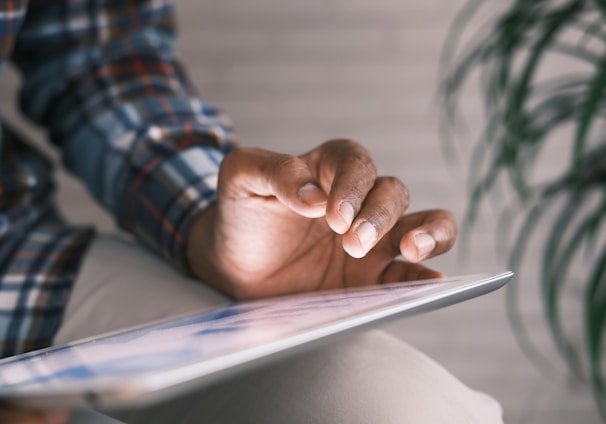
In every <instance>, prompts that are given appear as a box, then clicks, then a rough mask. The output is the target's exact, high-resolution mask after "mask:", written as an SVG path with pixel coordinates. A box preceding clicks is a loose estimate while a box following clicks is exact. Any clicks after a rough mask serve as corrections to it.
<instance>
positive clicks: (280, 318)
mask: <svg viewBox="0 0 606 424" xmlns="http://www.w3.org/2000/svg"><path fill="white" fill-rule="evenodd" d="M480 280H482V279H478V277H477V276H476V277H453V278H445V279H439V280H427V281H423V282H416V283H398V284H392V285H384V286H375V287H372V288H364V289H350V290H342V291H338V292H324V293H314V294H306V295H296V296H287V297H281V298H273V299H268V300H261V301H252V302H245V303H234V304H232V305H229V306H226V307H222V308H220V309H217V310H214V311H210V312H205V313H201V314H198V315H192V316H188V317H183V318H179V319H176V320H172V321H167V322H163V323H158V324H154V325H151V326H147V327H142V328H138V329H134V330H130V331H127V332H124V333H119V334H113V335H108V336H104V337H100V338H96V339H90V340H87V341H84V342H79V343H74V344H70V345H66V346H62V347H55V348H50V349H46V350H43V351H39V352H32V353H30V354H26V355H20V356H19V357H14V358H8V359H5V360H2V361H0V398H2V397H3V395H4V396H5V395H9V397H11V396H10V395H11V394H12V395H14V394H16V393H21V394H26V393H28V392H29V393H31V394H36V393H38V394H40V393H48V392H49V391H51V392H52V391H53V390H58V391H69V390H74V389H75V388H76V387H78V386H86V387H88V388H91V387H93V388H94V387H95V385H98V387H112V386H114V385H116V382H125V381H128V380H129V378H131V379H132V378H135V379H136V380H137V381H139V382H141V381H143V380H141V379H142V378H144V377H148V385H150V386H154V387H159V386H162V385H170V384H178V382H179V381H180V380H179V378H193V377H196V376H198V377H199V376H203V375H205V374H212V373H213V372H216V371H217V370H221V369H224V368H228V367H230V366H232V365H234V364H238V363H241V362H246V361H249V360H253V359H255V358H258V357H261V356H264V355H267V354H270V353H273V352H277V351H279V350H282V349H286V348H289V347H292V346H295V345H297V344H301V343H304V342H305V341H306V340H312V339H314V338H320V337H323V336H325V335H329V334H332V333H337V332H339V331H342V330H345V329H348V328H351V327H355V326H358V325H362V324H364V323H367V322H370V321H372V320H377V319H380V318H382V317H385V316H388V315H392V314H394V313H397V312H398V311H404V310H406V309H414V308H415V307H419V306H422V305H424V304H427V303H431V302H430V301H431V299H432V296H433V297H434V301H435V300H436V299H439V298H443V297H445V296H449V295H448V293H449V291H450V292H451V294H450V295H452V294H454V293H455V292H456V291H457V290H458V291H459V292H460V291H461V290H462V288H465V287H466V284H467V286H470V285H473V284H477V283H478V281H480ZM478 294H481V293H478ZM467 297H472V296H470V295H467ZM451 303H452V302H451ZM373 314H374V315H373ZM356 320H358V321H356ZM192 364H193V367H192V366H189V367H188V365H192ZM179 369H183V370H186V371H185V372H181V373H180V372H177V370H179ZM163 371H164V372H163ZM185 374H189V376H186V375H185ZM192 375H193V377H191V376H192ZM154 378H155V379H154ZM171 381H172V383H171ZM154 384H155V385H154Z"/></svg>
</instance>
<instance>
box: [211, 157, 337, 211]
mask: <svg viewBox="0 0 606 424" xmlns="http://www.w3.org/2000/svg"><path fill="white" fill-rule="evenodd" d="M219 196H224V198H225V197H227V198H230V197H231V198H242V197H275V198H276V199H278V200H279V201H280V203H282V204H283V205H284V206H286V207H287V208H289V209H290V210H292V211H294V212H296V213H298V214H299V215H302V216H305V217H308V218H319V217H321V216H324V215H325V214H326V202H327V196H326V193H325V192H324V191H323V190H322V189H321V188H320V187H319V185H318V184H317V182H316V181H315V179H314V177H313V175H312V173H311V170H310V169H309V166H308V165H307V163H306V162H305V161H303V160H302V159H300V158H298V157H297V156H293V155H287V154H282V153H276V152H271V151H268V150H263V149H257V148H240V149H236V150H234V151H232V152H231V153H229V154H228V155H227V156H226V157H225V158H224V159H223V163H222V164H221V169H220V172H219Z"/></svg>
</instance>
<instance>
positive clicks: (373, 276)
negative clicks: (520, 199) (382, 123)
mask: <svg viewBox="0 0 606 424" xmlns="http://www.w3.org/2000/svg"><path fill="white" fill-rule="evenodd" d="M218 184H219V186H218V199H217V202H216V204H214V205H213V206H211V207H210V208H209V209H208V210H207V211H205V212H204V213H203V214H201V216H200V217H198V218H197V219H196V222H195V223H194V225H193V226H192V231H191V233H190V235H189V239H188V245H187V255H188V261H189V265H190V268H191V270H192V272H193V273H194V274H195V275H197V276H198V277H199V278H200V279H202V280H204V281H206V282H207V283H209V284H211V285H213V286H215V287H217V288H218V289H220V290H222V291H224V292H226V293H228V294H231V295H233V296H235V297H237V298H257V297H265V296H272V295H280V294H286V293H296V292H304V291H312V290H323V289H331V288H337V287H345V286H349V287H351V286H360V285H369V284H380V283H388V282H395V281H405V280H414V279H420V278H433V277H439V276H442V274H441V273H439V272H435V271H432V270H430V269H428V268H426V267H425V266H423V265H421V264H419V262H420V261H422V260H424V259H427V258H430V257H432V256H435V255H438V254H441V253H443V252H445V251H447V250H449V249H450V248H451V247H452V245H453V244H454V241H455V239H456V234H457V227H456V223H455V221H454V218H453V216H452V214H451V213H450V212H448V211H444V210H427V211H422V212H417V213H413V214H409V215H404V211H405V210H406V209H407V208H408V205H409V197H408V190H407V189H406V187H405V186H404V185H403V184H402V183H401V182H400V181H399V180H397V179H395V178H392V177H377V171H376V167H375V165H374V163H373V161H372V159H371V157H370V155H369V153H368V151H367V150H366V149H365V148H364V147H362V146H361V145H359V144H358V143H355V142H353V141H350V140H333V141H329V142H327V143H324V144H322V145H320V146H319V147H317V148H315V149H314V150H312V151H310V152H309V153H306V154H304V155H302V156H299V157H295V156H290V155H284V154H279V153H274V152H269V151H266V150H261V149H252V148H243V149H238V150H235V151H233V152H231V153H230V154H228V155H227V156H226V157H225V159H224V161H223V163H222V165H221V170H220V174H219V183H218ZM399 254H402V256H403V257H404V259H405V261H403V260H398V259H396V257H397V256H398V255H399Z"/></svg>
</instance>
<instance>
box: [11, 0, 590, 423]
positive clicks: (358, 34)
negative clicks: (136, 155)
mask: <svg viewBox="0 0 606 424" xmlns="http://www.w3.org/2000/svg"><path fill="white" fill-rule="evenodd" d="M463 3H464V1H462V0H451V1H440V0H425V1H422V2H418V1H413V0H374V1H368V0H306V1H297V0H179V2H178V4H179V18H180V25H181V39H180V43H179V49H180V51H181V54H182V56H183V58H184V60H185V62H186V63H187V65H188V67H189V70H190V74H191V77H192V79H193V80H194V81H195V83H196V85H197V87H198V89H199V92H200V94H201V96H202V98H204V99H205V100H206V101H208V102H209V103H211V104H213V105H215V106H220V107H222V108H224V109H225V110H227V111H228V112H229V113H230V115H231V116H232V118H233V119H234V121H235V123H236V128H237V129H238V132H239V134H240V138H241V143H242V144H243V145H247V146H259V147H264V148H268V149H275V150H280V151H285V152H290V153H303V152H304V151H306V150H308V149H310V148H312V147H314V146H315V145H317V144H319V143H320V142H322V141H325V140H328V139H330V138H335V137H350V138H354V139H356V140H359V141H361V142H362V143H364V144H365V145H366V146H367V147H368V148H369V149H370V151H371V152H372V153H373V154H374V157H375V159H376V162H377V164H378V167H379V170H380V171H381V173H383V174H391V175H396V176H398V177H400V178H401V179H402V180H403V181H404V182H405V183H406V184H407V186H408V187H409V189H410V191H411V200H412V204H411V210H419V209H425V208H434V207H441V208H448V209H451V210H453V211H454V212H455V214H456V215H457V216H458V217H459V218H461V217H462V216H463V214H464V211H465V205H466V202H467V188H466V173H467V168H468V157H469V154H470V151H469V148H467V149H466V148H463V149H460V153H461V154H460V157H459V158H458V159H457V158H454V157H452V156H449V157H445V155H444V154H443V151H442V149H441V146H440V141H439V131H438V115H439V113H438V106H437V105H436V102H435V93H436V89H437V82H438V79H439V66H438V65H439V55H440V49H441V47H442V44H443V42H444V40H445V37H446V34H447V30H448V27H449V24H450V22H451V21H452V19H453V18H454V16H455V14H456V12H457V11H458V10H459V9H460V7H461V6H462V4H463ZM17 85H18V77H17V76H16V75H15V74H14V73H12V72H11V70H10V69H9V70H5V72H3V75H2V77H1V78H0V88H1V89H2V91H1V92H0V110H1V111H2V114H3V115H5V116H8V117H9V118H10V119H11V120H12V121H14V122H19V125H20V126H21V128H22V129H23V130H24V131H25V132H27V133H28V134H29V135H30V136H31V137H33V138H35V139H38V140H39V139H41V138H43V134H41V133H40V132H39V131H37V130H35V129H32V127H31V126H29V125H28V124H26V123H24V122H23V121H21V120H20V118H19V117H18V114H17V112H16V111H15V108H14V104H13V103H14V92H15V87H16V86H17ZM473 92H474V90H473V87H470V90H469V93H470V94H469V99H466V100H465V102H466V103H468V105H469V111H471V112H470V114H469V115H468V118H469V119H470V120H471V121H472V123H473V121H474V120H475V121H476V122H479V120H480V119H481V110H480V109H479V107H478V105H477V103H475V102H474V98H475V97H474V95H473ZM476 92H477V90H476ZM470 141H471V140H470ZM469 145H471V143H470V144H469ZM469 145H468V147H469ZM51 154H53V153H52V152H51ZM546 172H548V170H547V171H546ZM60 200H61V203H62V205H63V210H64V212H65V213H66V215H68V216H69V217H70V218H71V219H72V220H74V221H77V222H80V221H85V222H90V221H91V217H92V219H93V220H94V221H95V222H96V224H97V226H98V227H99V228H101V229H105V230H111V229H113V224H112V222H111V220H110V219H109V218H108V217H107V216H106V215H105V214H104V213H103V212H102V211H100V210H99V209H98V208H97V206H96V205H94V204H92V203H91V202H89V201H88V200H87V199H86V194H85V193H84V191H83V190H82V188H81V187H80V186H79V185H78V183H76V182H74V181H73V180H72V179H71V178H70V177H69V176H67V175H65V174H63V173H62V174H61V191H60ZM495 218H496V211H494V210H491V209H490V208H488V209H486V210H484V214H483V215H482V217H481V220H480V222H479V224H478V225H477V227H476V228H475V230H474V233H473V236H472V237H471V242H470V244H469V246H468V249H467V254H466V255H465V256H463V255H461V246H457V247H456V248H455V249H454V252H452V253H451V254H449V255H446V256H444V257H442V258H439V259H436V260H433V261H432V265H433V266H434V267H437V268H439V269H441V270H443V271H445V272H447V273H449V274H458V273H476V272H482V271H491V270H501V269H503V268H504V267H505V266H506V258H505V257H503V256H502V255H500V254H498V252H497V247H498V246H499V245H500V244H502V243H500V242H497V241H495V237H494V230H495V225H496V219H495ZM531 251H532V249H531ZM536 256H537V257H532V256H531V257H529V258H528V261H527V262H526V264H527V268H528V269H525V270H524V272H523V274H522V276H521V277H520V278H521V281H520V283H521V284H522V286H523V287H524V290H523V298H524V301H523V302H522V306H523V310H524V314H525V316H526V317H527V318H528V320H529V325H530V327H531V330H533V332H532V334H533V337H534V338H536V339H537V341H538V343H539V344H540V345H541V346H543V347H544V348H545V349H547V350H548V351H551V350H552V346H551V344H550V342H549V337H548V336H547V335H546V331H545V328H544V326H543V325H542V324H541V313H542V312H541V308H540V305H539V299H538V295H537V293H536V290H534V289H535V288H536V286H537V283H536V272H535V270H534V265H536V263H537V262H538V253H537V254H536ZM571 319H572V318H571ZM385 328H386V329H387V330H388V331H390V332H392V333H394V334H396V335H397V336H399V337H401V338H403V339H404V340H406V341H408V342H409V343H411V344H413V345H415V346H417V347H418V348H420V349H421V350H423V351H425V352H427V353H428V354H429V355H430V356H432V357H434V358H435V359H437V360H438V361H439V362H441V363H442V364H444V366H446V367H447V368H448V369H449V370H451V371H452V372H453V373H454V374H455V375H457V376H458V377H459V378H460V379H462V380H463V381H465V382H466V383H467V384H469V385H471V386H472V387H475V388H477V389H480V390H484V391H487V392H489V393H491V394H492V395H493V396H495V397H496V398H497V399H499V401H500V402H501V403H502V404H503V407H504V409H505V421H506V422H507V423H524V424H529V423H537V424H539V423H540V424H543V423H545V424H547V423H550V424H559V423H561V424H564V423H566V424H568V423H570V422H578V423H587V424H592V423H598V422H599V421H598V419H597V415H596V413H595V412H594V407H593V404H592V400H591V396H590V395H589V394H588V393H587V391H586V390H585V389H583V387H582V386H580V385H579V384H578V383H574V382H570V381H568V380H567V377H566V375H565V373H564V372H563V371H562V369H563V368H562V366H561V364H560V363H559V362H558V359H557V357H556V356H555V355H553V354H551V353H549V354H548V356H549V357H550V359H551V360H552V361H554V362H555V363H556V365H557V369H558V370H559V372H555V373H553V374H551V375H549V376H545V375H542V374H541V373H539V372H538V371H537V370H536V368H535V367H533V366H532V365H531V364H530V363H529V361H528V360H527V359H526V358H525V356H524V355H523V354H522V353H521V351H520V349H519V348H518V346H517V344H516V342H515V340H514V338H513V336H512V331H511V329H510V328H509V326H508V324H507V318H506V312H505V302H504V293H503V292H500V293H495V294H492V295H489V296H484V297H482V298H479V299H476V300H473V301H469V302H466V303H464V304H461V305H457V306H455V307H451V308H448V309H445V310H442V311H438V312H435V313H431V314H426V315H423V316H420V317H417V318H411V319H407V320H403V321H399V322H395V323H392V324H389V325H388V326H386V327H385ZM352 372H355V370H352Z"/></svg>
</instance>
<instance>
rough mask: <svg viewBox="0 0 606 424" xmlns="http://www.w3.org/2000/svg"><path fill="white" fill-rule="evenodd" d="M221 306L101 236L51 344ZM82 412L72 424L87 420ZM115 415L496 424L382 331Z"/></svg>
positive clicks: (475, 395)
mask: <svg viewBox="0 0 606 424" xmlns="http://www.w3.org/2000/svg"><path fill="white" fill-rule="evenodd" d="M225 302H226V299H225V298H224V297H223V296H222V295H221V294H219V293H217V292H216V291H214V290H212V289H210V288H209V287H207V286H205V285H204V284H202V283H199V282H197V281H194V280H192V279H188V278H185V277H183V276H182V275H181V274H179V273H178V272H176V271H175V270H174V269H173V268H171V267H170V266H169V265H167V264H166V263H165V262H164V261H163V260H162V259H160V258H159V257H157V256H155V255H154V254H152V253H150V252H148V251H147V250H145V249H143V248H141V247H139V246H138V245H136V244H134V243H132V242H130V241H128V240H126V239H123V238H120V237H119V236H115V235H101V236H99V237H97V239H96V241H95V242H94V243H93V245H92V246H91V248H90V250H89V252H88V253H87V256H86V259H85V260H84V264H83V267H82V269H81V272H80V275H79V277H78V279H77V282H76V285H75V288H74V291H73V294H72V297H71V299H70V301H69V304H68V306H67V310H66V313H65V319H64V324H63V325H62V327H61V329H60V331H59V333H58V334H57V336H56V339H55V342H56V343H57V344H59V343H64V342H68V341H72V340H76V339H79V338H82V337H88V336H92V335H97V334H101V333H104V332H108V331H113V330H117V329H120V328H125V327H129V326H133V325H138V324H142V323H146V322H149V321H155V320H158V319H162V318H167V317H171V316H175V315H182V314H184V313H187V312H193V311H200V310H202V309H205V308H206V309H210V308H213V307H216V306H218V305H221V304H223V303H225ZM85 415H86V414H84V415H82V416H80V417H79V418H77V419H74V420H73V422H74V423H76V422H77V423H84V422H89V421H87V420H86V417H85ZM112 415H114V416H115V417H116V418H118V419H119V420H121V421H123V422H126V423H134V424H138V423H145V424H156V423H158V424H159V423H162V424H177V423H178V424H190V423H230V424H239V423H254V424H261V423H288V424H297V423H305V424H307V423H322V424H332V423H347V424H357V423H360V424H361V423H368V424H388V423H399V424H402V423H405V424H406V423H431V424H436V423H449V424H458V423H465V424H480V423H481V424H493V423H495V424H496V423H502V422H503V421H502V411H501V408H500V406H499V404H498V403H497V402H496V401H495V400H494V399H492V398H491V397H489V396H487V395H485V394H483V393H479V392H475V391H473V390H471V389H469V388H468V387H467V386H465V385H464V384H463V383H461V382H460V381H459V380H457V379H456V378H455V377H454V376H452V375H451V374H450V373H448V372H447V371H446V370H445V369H444V368H442V367H441V366H440V365H439V364H437V363H435V362H434V361H432V360H431V359H429V358H428V357H426V356H425V355H424V354H422V353H420V352H419V351H417V350H415V349H413V348H412V347H410V346H409V345H407V344H405V343H403V342H402V341H400V340H399V339H396V338H395V337H393V336H390V335H388V334H386V333H383V332H380V331H370V332H367V333H363V334H360V335H357V336H352V337H349V338H347V339H342V340H340V341H338V342H335V343H333V344H328V345H325V346H323V347H321V348H317V349H316V350H313V351H311V352H307V353H304V354H301V355H299V356H294V357H291V358H289V359H285V360H283V361H281V362H278V363H275V364H271V365H268V366H265V367H263V368H259V369H256V370H254V371H251V372H248V373H246V374H244V375H241V376H238V377H235V378H232V379H230V380H226V381H223V382H220V383H218V384H215V385H214V386H211V387H208V388H205V389H202V390H199V391H198V392H195V393H193V394H191V395H188V396H185V397H182V398H179V399H177V400H173V401H169V402H166V403H163V404H159V405H156V406H154V407H151V408H146V409H141V410H132V411H121V412H119V413H112Z"/></svg>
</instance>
